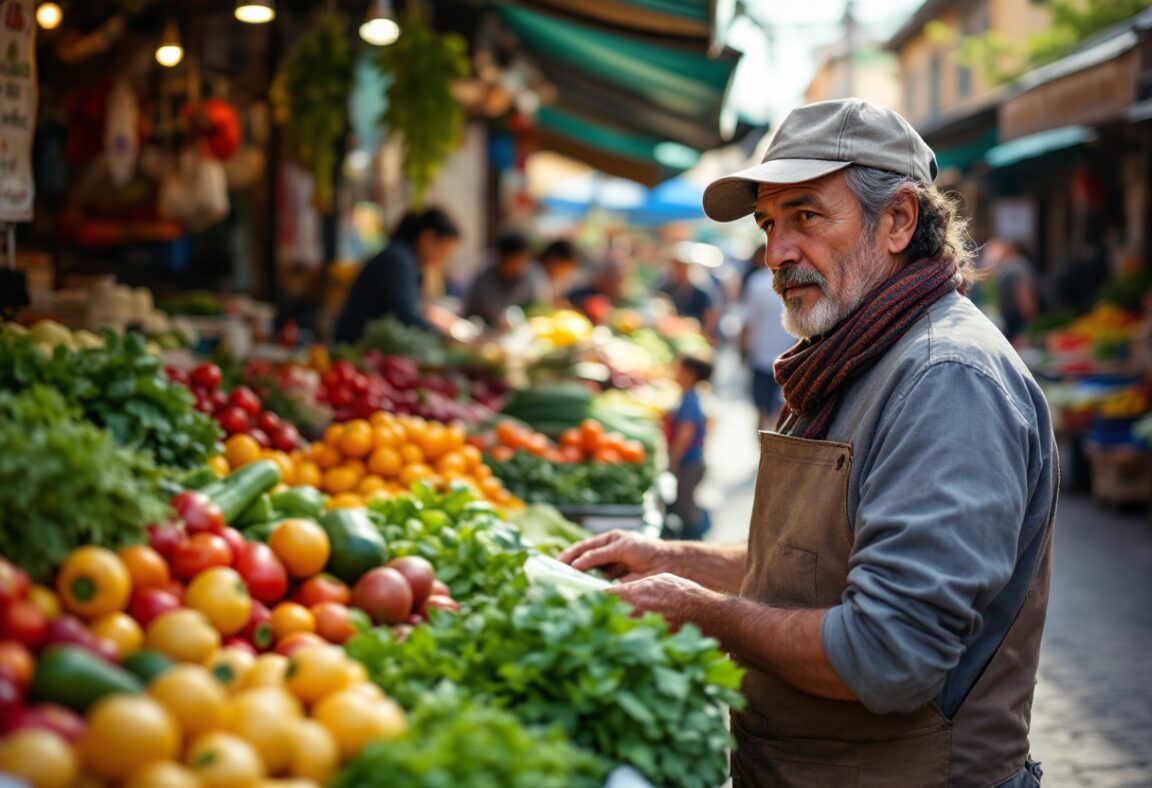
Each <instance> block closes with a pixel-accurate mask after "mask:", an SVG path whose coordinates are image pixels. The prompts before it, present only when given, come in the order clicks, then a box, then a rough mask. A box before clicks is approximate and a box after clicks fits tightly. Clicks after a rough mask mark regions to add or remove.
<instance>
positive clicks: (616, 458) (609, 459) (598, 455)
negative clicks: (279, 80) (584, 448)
mask: <svg viewBox="0 0 1152 788" xmlns="http://www.w3.org/2000/svg"><path fill="white" fill-rule="evenodd" d="M592 459H594V460H595V461H596V462H599V463H603V464H605V465H612V464H613V463H617V462H620V459H621V458H620V452H618V451H617V450H616V449H614V448H612V447H611V446H602V447H600V448H599V449H597V450H596V451H595V452H594V453H593V455H592Z"/></svg>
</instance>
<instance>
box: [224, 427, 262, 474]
mask: <svg viewBox="0 0 1152 788" xmlns="http://www.w3.org/2000/svg"><path fill="white" fill-rule="evenodd" d="M260 453H261V449H260V444H259V443H257V442H256V439H255V438H253V437H252V436H251V435H243V434H236V435H233V436H232V437H230V438H228V440H226V441H224V459H226V460H227V461H228V466H229V467H230V468H241V467H243V466H245V465H247V464H248V463H250V462H255V461H256V460H258V459H260Z"/></svg>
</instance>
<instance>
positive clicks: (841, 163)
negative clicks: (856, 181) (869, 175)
mask: <svg viewBox="0 0 1152 788" xmlns="http://www.w3.org/2000/svg"><path fill="white" fill-rule="evenodd" d="M852 164H858V165H860V166H861V167H873V168H875V169H878V170H888V171H889V172H895V173H899V174H900V175H910V176H912V177H913V178H915V179H917V180H919V181H923V182H925V183H931V182H932V181H933V180H934V179H935V178H936V173H937V167H936V155H935V154H934V153H932V149H931V148H929V147H928V143H926V142H924V140H923V138H921V136H920V135H919V134H917V133H916V130H915V129H914V128H912V126H911V125H910V124H909V123H908V121H906V120H904V118H902V117H901V116H900V115H899V114H897V113H896V112H893V111H892V110H890V109H888V108H886V107H878V106H876V105H875V104H869V103H868V102H867V101H861V100H860V99H854V98H852V99H836V100H834V101H819V102H817V103H815V104H806V105H805V106H803V107H797V108H796V109H794V110H792V111H791V112H789V113H788V117H786V118H784V122H783V123H781V124H780V128H779V129H778V130H777V131H776V136H775V137H774V138H773V139H772V144H771V145H769V146H768V152H767V153H765V154H764V159H763V161H761V163H760V164H757V165H756V166H755V167H749V168H747V169H744V170H740V171H739V172H734V173H732V174H731V175H726V176H725V177H723V178H720V179H719V180H716V181H713V182H712V183H711V184H709V186H708V188H707V189H705V190H704V213H706V214H708V216H710V217H711V218H713V219H715V220H716V221H718V222H731V221H734V220H736V219H739V218H741V217H743V216H747V215H748V214H750V213H752V212H753V211H754V210H756V190H757V188H758V187H759V184H761V183H779V184H788V183H803V182H805V181H811V180H815V179H816V178H821V177H823V176H825V175H828V174H830V173H833V172H836V171H837V170H842V169H844V168H845V167H848V166H850V165H852Z"/></svg>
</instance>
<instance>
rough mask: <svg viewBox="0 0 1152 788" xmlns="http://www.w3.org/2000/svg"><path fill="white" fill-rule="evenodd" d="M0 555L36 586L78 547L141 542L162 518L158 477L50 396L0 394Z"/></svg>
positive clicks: (45, 391) (36, 391)
mask: <svg viewBox="0 0 1152 788" xmlns="http://www.w3.org/2000/svg"><path fill="white" fill-rule="evenodd" d="M0 446H3V447H4V450H3V451H2V452H0V554H2V555H4V556H5V557H6V558H8V559H10V560H12V561H15V562H16V563H17V564H19V565H20V566H22V567H24V568H25V569H26V570H28V572H29V573H31V574H32V575H33V576H34V577H36V578H37V579H39V580H46V579H48V578H49V577H51V574H52V571H53V569H54V568H55V567H56V566H58V565H59V564H60V563H62V562H63V561H64V559H65V557H67V555H68V553H69V552H70V551H71V550H73V549H74V548H76V547H79V546H81V545H86V544H95V545H103V546H105V547H110V548H116V547H119V546H121V545H124V544H129V543H132V542H142V541H144V535H145V528H146V526H147V524H148V523H150V522H157V521H159V520H160V519H161V518H162V517H164V516H165V515H166V513H167V506H166V504H165V502H164V496H163V494H162V493H161V481H162V476H161V472H160V471H159V470H158V469H157V468H156V466H155V465H154V464H153V463H152V460H151V459H150V458H149V457H148V456H147V455H144V454H141V453H139V452H135V451H133V450H131V449H129V448H126V447H123V446H119V445H117V444H116V442H115V441H114V440H113V439H112V437H111V436H110V435H109V434H108V433H107V432H106V431H104V430H101V429H99V428H98V427H96V426H95V425H93V424H91V423H90V422H88V421H86V420H84V418H83V416H82V415H81V414H80V411H79V410H78V409H77V408H76V407H74V406H71V405H69V404H68V403H67V402H65V400H64V398H63V397H61V396H60V394H59V393H58V392H56V391H53V390H52V389H50V388H47V387H45V386H41V385H35V386H32V387H31V388H28V389H25V390H24V391H23V392H21V393H19V394H17V393H13V392H9V391H3V392H0Z"/></svg>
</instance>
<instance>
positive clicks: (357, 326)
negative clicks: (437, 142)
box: [335, 208, 460, 342]
mask: <svg viewBox="0 0 1152 788" xmlns="http://www.w3.org/2000/svg"><path fill="white" fill-rule="evenodd" d="M459 243H460V230H459V229H458V228H457V226H456V223H455V222H453V221H452V219H451V217H449V216H448V214H446V213H445V212H444V211H442V210H441V209H439V208H428V209H427V210H424V211H418V212H412V211H410V212H408V213H406V214H405V215H404V218H402V219H401V220H400V224H399V225H397V227H396V231H395V232H394V233H393V234H392V242H391V243H389V244H388V246H387V247H386V248H385V249H384V251H382V252H380V254H378V255H376V256H375V257H373V258H372V259H371V260H369V261H368V262H367V263H365V264H364V267H363V268H362V269H360V273H359V275H358V276H357V277H356V281H355V282H353V283H352V286H351V287H350V288H349V289H348V297H347V299H346V300H345V301H344V308H343V309H342V310H341V311H340V317H339V318H338V319H337V320H336V336H335V339H336V341H337V342H356V341H357V340H359V339H360V335H361V334H363V333H364V326H365V325H366V324H367V323H369V322H370V321H372V320H376V319H378V318H381V317H384V316H385V315H395V316H396V319H397V320H399V321H400V322H401V323H403V324H404V325H408V326H419V327H420V328H424V329H427V330H429V331H434V330H435V329H434V328H433V327H432V325H431V324H430V323H429V322H428V319H427V317H425V315H424V311H423V308H422V302H423V299H422V297H421V294H420V282H421V280H422V279H423V273H424V270H425V269H427V268H439V267H440V266H442V265H444V263H445V262H446V261H447V260H448V258H449V257H451V256H452V253H453V252H454V251H456V246H457V244H459Z"/></svg>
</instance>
